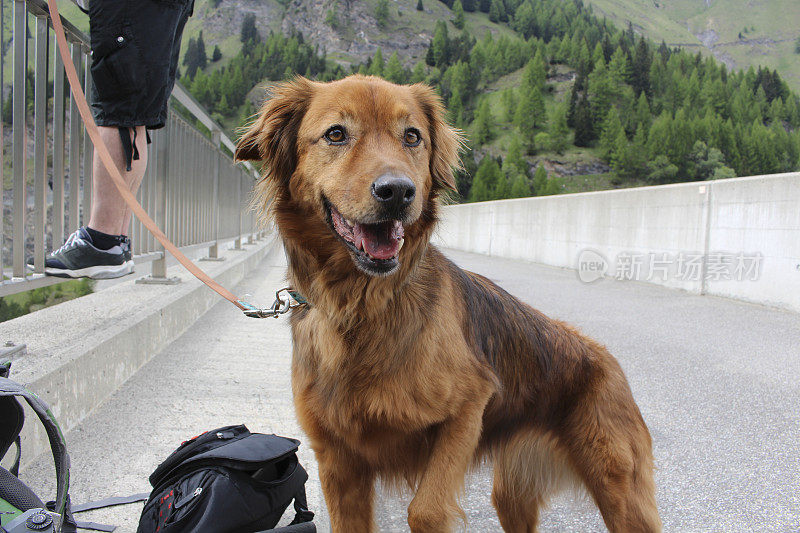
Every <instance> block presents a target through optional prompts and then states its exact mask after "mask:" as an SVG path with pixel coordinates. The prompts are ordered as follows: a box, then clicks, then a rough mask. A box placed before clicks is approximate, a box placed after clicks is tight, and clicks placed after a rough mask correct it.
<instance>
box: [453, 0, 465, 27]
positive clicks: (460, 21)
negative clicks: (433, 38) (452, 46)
mask: <svg viewBox="0 0 800 533" xmlns="http://www.w3.org/2000/svg"><path fill="white" fill-rule="evenodd" d="M453 26H455V27H456V28H458V29H459V30H463V29H464V6H462V5H461V0H456V1H455V2H454V3H453Z"/></svg>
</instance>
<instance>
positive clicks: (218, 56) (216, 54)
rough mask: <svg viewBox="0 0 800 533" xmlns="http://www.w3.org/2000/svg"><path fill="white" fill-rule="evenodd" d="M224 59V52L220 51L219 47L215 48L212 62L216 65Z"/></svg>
mask: <svg viewBox="0 0 800 533" xmlns="http://www.w3.org/2000/svg"><path fill="white" fill-rule="evenodd" d="M220 59H222V50H220V49H219V45H215V46H214V51H213V52H212V53H211V61H213V62H214V63H216V62H217V61H219V60H220Z"/></svg>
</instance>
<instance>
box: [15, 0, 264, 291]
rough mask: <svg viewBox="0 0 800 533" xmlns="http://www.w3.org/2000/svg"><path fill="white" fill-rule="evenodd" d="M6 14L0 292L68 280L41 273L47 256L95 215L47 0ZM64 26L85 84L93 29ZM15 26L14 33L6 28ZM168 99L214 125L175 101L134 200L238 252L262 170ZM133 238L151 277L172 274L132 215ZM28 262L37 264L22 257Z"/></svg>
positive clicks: (193, 239) (215, 129)
mask: <svg viewBox="0 0 800 533" xmlns="http://www.w3.org/2000/svg"><path fill="white" fill-rule="evenodd" d="M9 6H11V9H9ZM0 19H2V22H3V23H2V24H0V42H1V43H2V45H0V50H2V52H3V54H2V69H0V87H2V93H1V94H2V98H0V106H2V107H0V110H1V111H2V113H0V115H2V121H0V139H2V140H3V142H2V147H0V148H1V149H0V168H2V171H3V188H2V206H3V216H2V217H0V234H1V235H2V238H0V296H5V295H8V294H13V293H16V292H20V291H25V290H29V289H33V288H37V287H41V286H44V285H49V284H52V283H56V282H58V281H63V280H61V279H59V278H48V277H46V276H44V260H45V255H46V254H47V252H48V251H49V250H52V249H53V248H57V247H58V246H60V245H61V244H62V243H63V242H64V239H65V238H66V236H67V235H68V234H69V233H72V232H73V231H74V230H75V229H77V228H78V226H80V225H81V224H86V223H87V222H88V219H89V213H90V209H91V202H92V154H93V149H92V145H91V142H90V140H89V138H88V136H87V135H86V133H85V129H84V127H83V124H82V123H81V121H80V117H79V114H78V110H77V106H76V104H75V102H74V101H73V97H72V96H71V95H70V92H69V90H68V89H66V86H65V79H64V68H63V64H62V62H61V59H60V57H59V54H58V52H57V50H56V46H55V40H54V38H53V34H52V28H51V24H50V21H49V18H48V15H47V5H46V3H45V2H44V0H13V2H8V0H5V1H2V2H0ZM62 22H63V24H64V27H65V30H66V33H67V39H68V40H69V46H70V48H71V50H70V57H71V59H72V62H73V64H74V65H75V67H76V69H78V72H79V73H82V78H83V79H82V81H83V84H84V89H85V90H86V91H87V92H90V91H89V89H90V88H89V85H90V84H91V75H90V73H89V67H90V65H91V58H90V56H89V52H90V50H89V40H88V37H87V36H86V35H85V34H83V33H82V32H81V31H80V30H78V29H77V28H76V27H75V26H74V25H73V24H71V23H70V22H69V21H67V20H65V19H63V18H62ZM8 27H10V28H12V35H11V36H9V35H6V34H7V33H8V32H7V31H6V30H5V29H6V28H8ZM20 36H21V37H20ZM9 74H10V75H11V79H10V80H8V79H7V78H8V75H9ZM9 95H10V96H9ZM172 96H173V98H172V102H178V103H180V104H181V107H182V108H183V109H185V110H186V112H187V113H188V116H189V117H190V119H191V120H193V121H195V122H196V123H197V124H200V125H201V127H202V128H205V129H206V130H207V131H208V132H210V133H209V134H204V133H201V131H200V130H199V129H198V128H197V127H195V126H194V125H192V124H190V122H189V121H188V120H187V119H185V118H182V117H181V116H179V115H178V113H177V112H176V111H175V110H174V109H170V112H169V117H168V120H167V126H166V127H165V128H164V129H162V130H157V131H153V132H151V136H152V141H153V143H152V145H151V146H150V147H149V151H148V154H149V161H148V166H147V172H146V174H145V177H144V180H143V181H142V186H141V188H140V190H139V193H138V199H139V201H140V203H141V204H142V206H143V207H144V208H145V210H147V212H148V213H149V214H150V215H151V216H152V217H153V218H154V219H155V221H156V222H157V223H158V224H159V226H160V227H161V228H162V229H163V230H164V231H165V233H166V234H167V236H168V237H169V238H170V240H172V241H173V242H174V243H175V244H176V245H178V246H179V247H181V249H183V250H186V249H193V248H208V257H209V259H212V260H213V259H218V258H219V257H220V246H221V245H223V244H224V243H226V242H230V241H232V242H233V246H234V248H238V249H241V248H242V243H243V242H252V241H253V239H254V238H255V236H256V235H257V233H258V229H257V225H256V221H255V218H254V216H253V215H252V214H251V213H249V212H247V210H246V203H247V198H248V193H249V191H250V189H251V188H252V185H253V181H254V179H255V178H256V177H257V173H256V172H255V170H254V169H253V168H252V167H250V166H249V165H234V164H233V161H232V159H231V157H230V155H228V153H226V152H225V151H223V150H222V147H225V148H227V149H228V150H230V151H231V152H230V153H232V150H233V147H234V144H233V142H232V141H231V139H229V138H228V137H227V136H226V135H224V134H223V133H222V128H221V127H220V126H219V124H217V123H216V122H215V121H214V120H213V119H212V118H211V117H210V116H209V115H208V113H206V111H205V110H204V109H203V108H202V106H200V105H199V104H198V103H197V102H196V101H195V100H194V99H193V98H192V97H191V96H190V95H189V94H188V93H187V92H186V91H185V90H184V89H183V88H182V87H181V86H180V85H179V84H176V86H175V89H174V91H173V94H172ZM9 106H10V108H8V107H9ZM8 128H10V129H11V132H10V135H7V134H6V133H7V132H8ZM243 237H244V240H243ZM131 240H132V243H133V250H134V253H135V256H134V261H135V262H136V264H137V265H140V264H144V263H147V262H150V263H151V265H152V276H151V277H152V278H154V279H163V278H166V273H167V257H166V255H165V253H164V249H163V247H162V246H161V245H160V244H159V243H158V242H157V241H156V240H155V239H154V238H153V237H152V236H151V235H150V234H149V233H148V232H147V231H146V230H145V229H144V227H143V226H142V225H141V224H140V223H139V222H138V221H136V220H134V221H133V223H132V225H131ZM30 258H32V259H33V261H32V264H33V271H31V270H30V269H29V267H28V265H27V263H28V261H29V259H30Z"/></svg>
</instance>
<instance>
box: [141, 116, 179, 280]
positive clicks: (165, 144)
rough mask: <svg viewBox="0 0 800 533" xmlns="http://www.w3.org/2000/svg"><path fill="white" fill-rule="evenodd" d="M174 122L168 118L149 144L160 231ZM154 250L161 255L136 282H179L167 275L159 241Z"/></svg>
mask: <svg viewBox="0 0 800 533" xmlns="http://www.w3.org/2000/svg"><path fill="white" fill-rule="evenodd" d="M173 127H174V123H173V121H172V120H170V119H169V118H168V119H167V124H166V126H165V127H164V128H163V129H162V130H160V131H157V132H154V134H153V136H152V141H153V144H152V145H151V154H150V155H152V156H155V158H151V159H150V163H151V164H153V165H155V166H154V168H155V180H156V183H155V199H156V201H155V211H156V212H155V216H154V217H153V219H154V221H155V223H156V224H157V225H158V227H159V228H161V229H162V231H166V222H167V209H168V205H169V204H168V201H169V199H168V198H167V189H168V187H167V180H168V179H169V145H170V137H171V132H172V129H173ZM156 250H157V251H159V252H160V253H161V257H160V258H158V259H156V260H154V261H153V262H152V264H151V269H152V270H151V274H150V275H149V276H146V277H143V278H139V279H137V280H136V283H144V284H150V283H153V284H162V285H173V284H175V283H179V282H180V281H181V280H180V278H177V277H173V278H168V277H167V251H166V250H165V249H164V246H163V245H161V243H158V244H157V245H156Z"/></svg>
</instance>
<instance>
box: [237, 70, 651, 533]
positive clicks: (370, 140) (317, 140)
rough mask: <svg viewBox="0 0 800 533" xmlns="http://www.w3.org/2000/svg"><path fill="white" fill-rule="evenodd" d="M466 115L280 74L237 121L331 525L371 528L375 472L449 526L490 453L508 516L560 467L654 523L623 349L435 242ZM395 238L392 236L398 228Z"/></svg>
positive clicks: (425, 523) (565, 478)
mask: <svg viewBox="0 0 800 533" xmlns="http://www.w3.org/2000/svg"><path fill="white" fill-rule="evenodd" d="M459 144H460V137H459V135H458V134H457V133H456V132H455V131H454V130H453V129H452V128H450V127H449V126H448V125H447V124H446V123H445V122H444V120H443V109H442V106H441V103H440V100H439V98H438V97H437V96H436V95H435V93H434V92H433V91H432V90H431V89H430V88H428V87H426V86H423V85H412V86H400V85H394V84H391V83H389V82H386V81H384V80H381V79H379V78H374V77H364V76H351V77H349V78H346V79H343V80H340V81H336V82H331V83H316V82H312V81H309V80H306V79H303V78H298V79H295V80H294V81H292V82H289V83H284V84H281V85H278V86H277V87H275V88H274V90H273V93H272V97H271V99H269V100H268V101H267V102H266V103H265V104H264V106H263V108H262V109H261V112H260V116H259V118H258V119H257V120H256V122H255V123H254V124H253V125H252V126H250V127H249V129H248V130H247V131H246V133H245V134H244V136H243V137H242V139H241V140H240V141H239V145H238V147H237V152H236V156H237V158H238V159H240V160H258V161H262V162H264V163H265V168H266V172H265V175H264V178H263V179H262V180H261V182H260V183H259V184H258V186H257V190H256V198H255V201H256V203H257V205H258V206H259V207H260V208H261V209H262V210H263V211H264V212H267V211H268V212H269V213H270V214H271V215H272V217H273V218H274V221H275V222H276V224H277V227H278V230H279V231H280V235H281V237H282V239H283V243H284V246H285V248H286V252H287V255H288V260H289V280H290V282H291V284H292V286H293V287H294V288H295V289H296V290H297V291H299V292H300V293H301V294H303V295H304V296H305V297H306V298H307V299H308V300H309V302H310V303H311V305H310V306H309V307H305V308H298V309H295V310H294V311H293V312H292V318H291V323H292V334H293V337H294V355H293V362H292V386H293V389H294V402H295V407H296V409H297V414H298V417H299V419H300V423H301V424H302V426H303V429H304V430H305V431H306V433H307V434H308V437H309V439H310V441H311V446H312V447H313V449H314V451H315V453H316V456H317V459H318V461H319V471H320V478H321V481H322V488H323V491H324V493H325V499H326V501H327V503H328V508H329V511H330V516H331V525H332V529H333V531H334V532H367V531H373V530H374V528H375V526H374V522H373V517H372V514H373V513H372V502H373V490H374V489H373V485H374V482H375V480H376V478H378V477H380V478H381V479H382V480H384V481H388V482H390V483H391V482H407V483H408V484H409V485H410V486H411V487H412V488H413V489H415V490H416V494H415V496H414V498H413V500H412V502H411V504H410V505H409V508H408V523H409V526H410V527H411V530H412V531H414V532H423V531H425V532H427V531H432V532H433V531H447V530H449V529H450V528H451V527H452V526H453V525H454V521H455V520H456V519H457V518H458V517H459V516H462V517H463V512H462V511H461V509H460V508H459V507H458V505H457V501H456V499H457V496H458V494H459V492H460V490H461V489H462V487H463V483H464V475H465V473H466V472H467V470H468V469H469V468H470V467H471V466H473V465H476V464H477V463H478V462H480V461H481V460H482V459H483V458H486V457H488V458H491V459H493V461H494V489H493V492H492V502H493V504H494V506H495V508H496V509H497V513H498V516H499V517H500V522H501V524H502V525H503V529H505V530H506V531H513V532H517V531H519V532H526V531H535V530H536V524H537V521H538V518H539V509H540V507H541V506H542V505H543V504H544V503H545V502H546V500H547V497H548V496H549V495H550V494H552V493H553V492H554V491H555V490H556V489H558V488H559V487H560V486H562V485H564V484H565V483H568V482H570V481H571V480H577V481H578V482H580V483H582V484H583V485H584V486H585V487H586V488H587V489H588V491H589V493H590V494H591V495H592V497H593V498H594V501H595V502H596V503H597V505H598V507H599V508H600V511H601V513H602V515H603V519H604V520H605V522H606V524H607V525H608V528H609V529H610V530H611V531H614V532H617V531H625V532H628V531H648V532H649V531H659V530H660V529H661V523H660V520H659V517H658V512H657V510H656V504H655V497H654V483H653V458H652V451H651V442H650V434H649V433H648V431H647V427H646V426H645V424H644V421H643V420H642V417H641V415H640V413H639V409H638V408H637V406H636V404H635V403H634V400H633V397H632V395H631V391H630V389H629V387H628V383H627V381H626V380H625V376H624V375H623V373H622V370H621V369H620V366H619V364H618V363H617V361H616V360H615V359H614V358H613V357H612V356H611V355H610V354H609V353H608V352H607V351H606V349H605V348H604V347H603V346H601V345H600V344H598V343H596V342H595V341H593V340H591V339H588V338H586V337H584V336H582V335H581V334H580V333H578V332H577V331H575V330H574V329H573V328H571V327H570V326H568V325H566V324H564V323H562V322H558V321H556V320H552V319H549V318H548V317H546V316H544V315H543V314H541V313H540V312H538V311H536V310H535V309H533V308H531V307H529V306H528V305H526V304H524V303H522V302H520V301H519V300H517V299H516V298H514V297H513V296H511V295H509V294H508V293H506V292H505V291H503V290H502V289H501V288H499V287H498V286H496V285H495V284H493V283H492V282H491V281H489V280H488V279H486V278H484V277H481V276H478V275H476V274H472V273H469V272H465V271H463V270H461V269H460V268H458V267H457V266H456V265H454V264H453V263H452V262H450V261H449V260H448V259H447V258H445V257H444V256H443V255H442V254H441V252H439V250H437V249H436V248H435V247H434V246H432V245H431V244H429V238H430V236H431V233H432V232H433V230H434V225H435V223H436V218H437V212H438V210H439V208H440V203H439V195H440V194H441V193H442V192H443V191H445V190H447V189H453V188H454V178H453V174H452V167H453V166H454V165H456V164H457V163H458V154H457V152H458V149H459ZM403 244H405V246H403Z"/></svg>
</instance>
